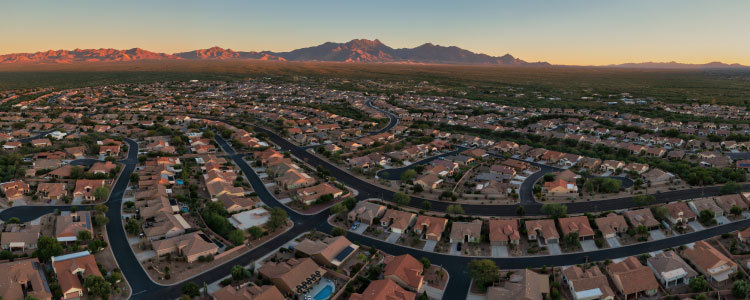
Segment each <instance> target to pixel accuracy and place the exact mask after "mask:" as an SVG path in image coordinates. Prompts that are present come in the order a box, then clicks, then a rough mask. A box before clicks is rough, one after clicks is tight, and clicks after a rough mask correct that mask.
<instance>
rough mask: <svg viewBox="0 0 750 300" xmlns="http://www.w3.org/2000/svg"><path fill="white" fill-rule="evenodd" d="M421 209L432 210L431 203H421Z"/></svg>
mask: <svg viewBox="0 0 750 300" xmlns="http://www.w3.org/2000/svg"><path fill="white" fill-rule="evenodd" d="M422 208H423V209H425V210H430V209H432V203H431V202H430V201H427V200H425V201H422Z"/></svg>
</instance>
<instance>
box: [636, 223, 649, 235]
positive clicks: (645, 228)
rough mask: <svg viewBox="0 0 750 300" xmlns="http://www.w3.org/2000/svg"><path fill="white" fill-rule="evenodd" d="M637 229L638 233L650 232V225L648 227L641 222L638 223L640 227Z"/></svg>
mask: <svg viewBox="0 0 750 300" xmlns="http://www.w3.org/2000/svg"><path fill="white" fill-rule="evenodd" d="M635 231H636V232H638V234H648V227H646V226H645V225H643V224H640V225H638V227H636V230H635Z"/></svg>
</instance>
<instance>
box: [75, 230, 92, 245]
mask: <svg viewBox="0 0 750 300" xmlns="http://www.w3.org/2000/svg"><path fill="white" fill-rule="evenodd" d="M77 237H78V240H79V241H83V242H85V241H88V240H90V239H91V232H89V231H86V230H81V231H79V232H78V236H77Z"/></svg>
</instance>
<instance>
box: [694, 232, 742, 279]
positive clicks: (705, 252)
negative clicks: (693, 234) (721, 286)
mask: <svg viewBox="0 0 750 300" xmlns="http://www.w3.org/2000/svg"><path fill="white" fill-rule="evenodd" d="M682 256H684V257H685V258H687V259H688V260H689V261H690V262H692V263H693V265H694V266H695V268H696V269H697V271H698V272H700V273H701V274H703V275H705V276H706V280H709V281H716V282H724V281H726V280H728V279H730V278H731V277H732V275H733V274H734V273H737V263H735V262H734V261H733V260H731V259H730V258H728V257H726V256H725V255H724V254H722V253H721V252H719V250H717V249H716V248H714V247H713V246H711V245H709V244H708V243H707V242H705V241H698V242H696V243H695V245H693V247H692V248H690V247H687V248H686V249H685V250H683V251H682Z"/></svg>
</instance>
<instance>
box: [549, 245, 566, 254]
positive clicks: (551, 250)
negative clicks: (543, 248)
mask: <svg viewBox="0 0 750 300" xmlns="http://www.w3.org/2000/svg"><path fill="white" fill-rule="evenodd" d="M547 249H549V254H550V255H559V254H562V250H561V249H560V244H547Z"/></svg>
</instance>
